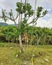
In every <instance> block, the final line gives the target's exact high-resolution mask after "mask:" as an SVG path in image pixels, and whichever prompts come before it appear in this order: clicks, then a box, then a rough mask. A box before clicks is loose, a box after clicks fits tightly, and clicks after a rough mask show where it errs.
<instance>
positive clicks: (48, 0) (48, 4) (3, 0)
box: [0, 0, 52, 28]
mask: <svg viewBox="0 0 52 65" xmlns="http://www.w3.org/2000/svg"><path fill="white" fill-rule="evenodd" d="M18 1H20V0H0V15H1V9H6V10H10V9H13V11H14V13H15V8H16V2H18ZM23 2H24V0H23ZM28 2H30V4H31V5H32V7H33V8H34V2H35V0H28ZM38 6H42V7H43V8H44V9H47V10H48V13H47V14H46V15H45V16H44V17H43V18H40V19H38V21H37V25H36V26H38V27H48V28H52V0H37V7H38ZM31 19H32V18H30V20H29V21H31ZM0 21H2V20H0ZM2 22H3V21H2ZM7 23H8V24H13V22H12V21H7Z"/></svg>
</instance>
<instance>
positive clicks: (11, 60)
mask: <svg viewBox="0 0 52 65" xmlns="http://www.w3.org/2000/svg"><path fill="white" fill-rule="evenodd" d="M23 47H24V50H25V51H24V53H21V52H20V48H19V45H17V44H13V43H7V44H6V43H0V65H32V56H34V57H33V59H34V65H52V46H51V45H42V46H31V45H29V46H26V45H24V46H23Z"/></svg>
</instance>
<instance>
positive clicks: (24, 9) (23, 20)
mask: <svg viewBox="0 0 52 65" xmlns="http://www.w3.org/2000/svg"><path fill="white" fill-rule="evenodd" d="M16 12H17V15H16V16H14V14H13V11H12V9H11V10H10V12H6V10H3V9H2V16H0V18H2V19H3V20H4V21H5V22H6V21H7V20H8V19H9V20H11V21H13V22H14V23H15V26H16V28H18V29H19V43H20V48H21V51H23V47H22V38H21V35H22V32H24V31H23V30H25V28H26V27H27V26H28V25H29V24H31V23H35V22H36V21H37V20H38V18H41V17H43V16H45V15H46V14H47V10H44V11H43V8H42V7H38V8H37V11H36V18H34V19H33V20H32V21H31V22H30V23H28V22H27V21H28V20H29V18H30V17H31V16H33V15H34V11H33V9H32V6H31V5H30V3H26V4H25V3H22V0H21V2H17V3H16ZM17 19H18V25H17V24H16V20H17Z"/></svg>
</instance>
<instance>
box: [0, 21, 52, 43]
mask: <svg viewBox="0 0 52 65" xmlns="http://www.w3.org/2000/svg"><path fill="white" fill-rule="evenodd" d="M24 23H26V22H25V21H23V23H21V25H20V26H21V28H22V30H20V29H19V27H18V29H17V28H16V27H15V26H0V41H1V42H2V41H3V42H18V41H19V39H18V36H19V34H20V31H21V34H22V35H24V34H25V33H27V34H28V35H29V44H30V41H31V38H32V40H33V41H32V44H36V43H37V41H38V39H39V38H41V39H40V42H39V44H52V30H51V29H47V28H36V27H32V26H28V27H26V28H25V25H24ZM23 27H24V28H23ZM22 39H23V37H22ZM23 41H25V40H23ZM24 43H25V42H24Z"/></svg>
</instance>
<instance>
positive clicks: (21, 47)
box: [19, 34, 24, 52]
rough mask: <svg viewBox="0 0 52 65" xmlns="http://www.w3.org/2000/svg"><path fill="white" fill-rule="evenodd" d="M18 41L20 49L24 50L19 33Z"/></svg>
mask: <svg viewBox="0 0 52 65" xmlns="http://www.w3.org/2000/svg"><path fill="white" fill-rule="evenodd" d="M19 43H20V49H21V52H24V49H23V45H22V38H21V34H20V35H19Z"/></svg>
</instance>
